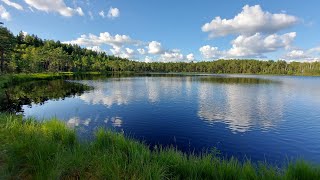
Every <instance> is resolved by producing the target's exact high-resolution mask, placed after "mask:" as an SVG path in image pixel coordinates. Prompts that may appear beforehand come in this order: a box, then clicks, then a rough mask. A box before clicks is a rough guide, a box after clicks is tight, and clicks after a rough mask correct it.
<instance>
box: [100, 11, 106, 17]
mask: <svg viewBox="0 0 320 180" xmlns="http://www.w3.org/2000/svg"><path fill="white" fill-rule="evenodd" d="M99 16H101V17H103V18H105V15H104V11H103V10H102V11H100V12H99Z"/></svg>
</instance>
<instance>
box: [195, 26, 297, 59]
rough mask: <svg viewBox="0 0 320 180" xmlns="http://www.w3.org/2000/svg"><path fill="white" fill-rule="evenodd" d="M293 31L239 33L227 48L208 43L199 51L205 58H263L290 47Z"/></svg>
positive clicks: (294, 34) (293, 36) (294, 35)
mask: <svg viewBox="0 0 320 180" xmlns="http://www.w3.org/2000/svg"><path fill="white" fill-rule="evenodd" d="M295 37H296V33H295V32H291V33H286V34H282V35H278V34H271V35H262V34H260V33H256V34H254V35H251V36H247V35H240V36H238V37H237V38H236V39H234V40H233V41H232V42H231V44H232V47H231V48H230V49H229V50H219V48H218V47H211V46H210V45H206V46H202V47H201V48H200V49H199V51H200V53H201V54H202V56H203V57H204V58H206V59H209V58H213V59H218V58H265V57H266V56H265V53H269V52H275V51H278V50H280V49H290V47H291V45H292V42H293V40H294V39H295Z"/></svg>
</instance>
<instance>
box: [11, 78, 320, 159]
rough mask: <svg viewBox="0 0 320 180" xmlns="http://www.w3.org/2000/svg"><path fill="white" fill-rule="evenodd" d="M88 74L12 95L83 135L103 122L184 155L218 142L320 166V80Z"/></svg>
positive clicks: (245, 152)
mask: <svg viewBox="0 0 320 180" xmlns="http://www.w3.org/2000/svg"><path fill="white" fill-rule="evenodd" d="M81 79H82V78H77V79H73V80H67V81H62V80H54V81H44V82H42V83H38V84H36V82H31V83H35V84H33V85H30V83H29V84H28V83H25V84H21V85H20V86H15V87H14V88H16V89H15V91H14V90H11V91H9V92H11V93H12V92H13V93H12V94H14V95H15V100H13V101H12V102H15V104H17V105H19V107H20V108H16V107H15V108H16V109H18V111H23V114H24V115H25V116H34V117H36V118H37V119H39V120H41V119H43V118H50V117H53V116H55V117H57V118H59V119H62V120H65V121H66V122H67V124H68V126H70V127H75V128H76V129H77V130H78V132H79V134H80V135H81V136H82V137H83V138H86V137H90V136H91V135H92V132H93V131H94V130H95V129H96V128H97V127H98V126H103V127H107V128H112V129H115V130H117V131H121V132H124V133H125V134H126V135H130V136H133V137H134V138H136V139H139V140H144V141H145V142H146V143H147V144H150V145H151V146H154V145H155V144H162V145H174V146H177V147H178V149H180V150H183V151H185V152H192V151H195V152H201V151H202V150H206V149H211V148H212V147H216V148H217V149H218V150H220V151H221V153H222V155H223V156H236V157H238V158H240V159H243V158H245V157H248V158H250V159H252V160H253V161H264V160H267V161H269V162H272V163H281V162H283V161H285V160H287V159H291V158H297V157H298V158H299V157H300V158H304V159H306V160H308V161H311V162H316V163H320V77H286V76H245V75H223V76H215V75H202V76H178V75H175V76H160V75H158V76H150V75H149V76H133V77H95V78H84V80H81ZM93 79H94V80H93ZM81 84H83V85H86V86H81ZM32 87H34V88H36V89H33V88H32ZM90 87H93V89H91V88H90ZM28 88H29V89H28ZM30 88H31V89H30ZM23 93H24V94H23ZM19 94H20V96H19ZM21 94H22V95H21ZM30 94H32V97H31V98H29V99H28V96H30ZM11 96H13V95H11ZM21 97H24V98H25V99H24V101H23V102H21V101H19V99H20V98H21ZM37 97H38V99H37ZM39 97H41V98H40V99H39ZM10 98H12V97H10ZM26 99H28V100H26ZM7 101H10V100H7ZM7 104H8V102H7Z"/></svg>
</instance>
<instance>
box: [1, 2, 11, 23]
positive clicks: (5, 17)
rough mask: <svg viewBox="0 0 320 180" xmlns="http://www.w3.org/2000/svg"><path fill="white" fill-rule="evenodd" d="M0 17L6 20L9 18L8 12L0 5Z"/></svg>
mask: <svg viewBox="0 0 320 180" xmlns="http://www.w3.org/2000/svg"><path fill="white" fill-rule="evenodd" d="M0 18H1V19H3V20H6V21H10V19H11V15H10V13H9V12H8V11H7V10H6V8H4V7H3V6H2V5H0Z"/></svg>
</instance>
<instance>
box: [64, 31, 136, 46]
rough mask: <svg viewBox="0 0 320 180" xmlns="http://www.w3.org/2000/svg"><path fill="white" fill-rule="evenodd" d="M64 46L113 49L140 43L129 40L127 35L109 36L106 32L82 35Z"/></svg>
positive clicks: (66, 42)
mask: <svg viewBox="0 0 320 180" xmlns="http://www.w3.org/2000/svg"><path fill="white" fill-rule="evenodd" d="M63 43H65V44H78V45H80V46H101V45H110V46H113V47H121V46H124V45H138V44H140V43H141V42H140V41H138V40H134V39H131V38H130V37H129V36H127V35H120V34H116V35H114V36H113V35H111V34H110V33H108V32H104V33H100V34H99V36H97V35H94V34H88V35H86V34H83V35H81V36H80V37H79V38H77V39H75V40H71V41H65V42H63Z"/></svg>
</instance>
